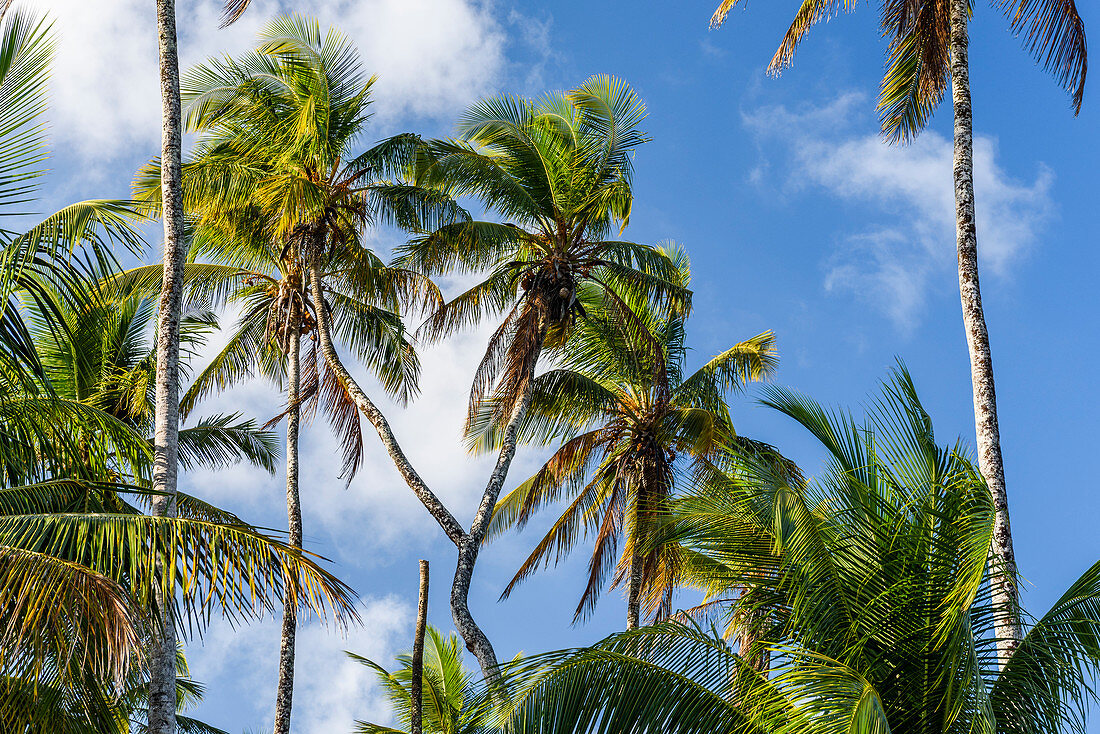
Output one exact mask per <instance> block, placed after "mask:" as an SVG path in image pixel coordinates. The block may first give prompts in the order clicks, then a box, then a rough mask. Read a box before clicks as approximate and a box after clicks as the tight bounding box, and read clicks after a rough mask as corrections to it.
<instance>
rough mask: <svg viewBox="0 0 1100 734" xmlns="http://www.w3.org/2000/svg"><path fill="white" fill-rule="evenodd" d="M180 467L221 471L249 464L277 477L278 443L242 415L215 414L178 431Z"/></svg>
mask: <svg viewBox="0 0 1100 734" xmlns="http://www.w3.org/2000/svg"><path fill="white" fill-rule="evenodd" d="M179 452H180V466H182V467H183V469H184V470H185V471H186V470H190V469H192V468H195V467H199V466H201V467H204V468H207V469H218V468H223V467H227V466H231V465H233V464H236V463H239V462H242V461H247V462H248V463H250V464H252V465H254V466H258V467H260V468H262V469H265V470H266V471H268V472H270V473H272V474H274V473H275V468H276V461H277V460H278V458H279V442H278V439H277V438H276V437H275V434H273V433H272V432H271V431H266V430H263V429H261V428H259V427H258V426H257V424H256V421H254V420H251V419H248V420H246V419H244V418H242V417H241V415H240V413H231V414H227V415H213V416H209V417H204V418H201V419H199V421H198V423H196V424H195V425H194V426H190V427H188V428H182V429H180V432H179Z"/></svg>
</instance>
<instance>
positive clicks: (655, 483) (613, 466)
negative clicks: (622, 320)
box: [472, 249, 776, 629]
mask: <svg viewBox="0 0 1100 734" xmlns="http://www.w3.org/2000/svg"><path fill="white" fill-rule="evenodd" d="M666 252H667V254H668V256H669V259H670V260H671V262H672V263H673V264H674V266H675V268H676V271H677V273H678V282H677V285H678V286H679V287H681V288H683V289H687V288H688V286H689V284H690V278H691V273H690V264H689V262H688V258H687V255H686V254H685V253H684V252H683V251H682V250H679V249H671V250H667V251H666ZM601 296H603V294H602V293H600V294H597V295H596V297H597V299H598V298H600V297H601ZM604 297H606V296H604ZM615 298H616V299H621V300H622V301H623V302H624V303H625V304H626V305H627V307H628V308H629V309H630V311H631V312H632V313H633V314H634V315H635V317H636V318H637V319H638V321H639V322H640V324H641V325H642V327H643V329H644V332H645V334H646V335H647V342H646V343H643V344H641V345H639V344H637V343H632V340H631V339H630V338H629V334H627V333H624V332H623V330H622V329H620V328H618V327H617V325H616V324H615V323H614V321H613V320H612V319H609V318H608V316H607V314H609V313H614V310H613V309H608V308H607V307H606V306H604V305H603V304H599V303H591V302H589V303H588V304H587V308H586V310H587V311H589V312H590V314H591V315H589V316H588V317H587V318H585V319H583V320H581V321H580V322H579V323H578V324H577V325H576V327H575V331H574V334H573V337H572V339H571V340H570V343H569V349H568V350H567V351H566V352H565V353H564V354H563V355H562V356H561V358H560V359H559V360H558V362H557V364H556V365H555V369H551V370H549V371H547V372H544V373H542V374H540V375H539V376H538V377H536V378H535V381H534V389H533V396H532V398H531V405H530V407H529V408H528V410H527V412H526V414H525V416H524V419H523V422H522V423H521V424H520V428H519V434H520V439H521V440H525V441H535V442H539V443H543V444H546V445H554V444H557V443H558V442H563V443H561V445H560V447H559V448H558V449H557V451H555V453H554V454H553V456H551V457H550V459H549V460H548V461H547V462H546V463H545V464H544V465H543V466H542V468H541V469H539V471H538V472H537V473H536V474H535V475H534V476H532V477H531V478H530V479H528V480H527V481H526V482H523V483H522V484H520V485H519V486H518V487H517V488H516V489H514V490H513V491H512V492H510V493H509V494H508V495H507V496H505V497H504V498H503V499H502V500H500V502H499V503H497V506H496V508H495V510H494V515H493V522H492V525H491V526H490V531H489V532H490V535H495V534H497V533H500V532H502V531H504V530H505V529H507V528H509V527H512V526H517V527H523V526H524V525H525V524H526V523H527V521H528V520H529V519H530V518H531V517H532V516H533V514H534V513H535V512H537V511H538V510H539V509H541V508H542V507H543V506H545V505H546V504H548V503H555V502H558V501H561V500H562V499H568V500H569V504H568V505H567V507H566V509H565V512H564V513H563V514H562V515H561V517H559V518H558V519H557V520H556V521H555V523H554V525H553V526H552V527H551V528H550V530H549V531H548V532H547V533H546V535H545V536H544V537H543V538H542V540H540V541H539V543H538V544H537V545H536V547H535V549H534V551H533V552H532V553H531V555H530V556H529V557H528V558H527V560H526V561H525V562H524V563H523V565H522V566H520V568H519V570H518V571H517V572H516V574H515V576H514V578H513V579H512V580H511V582H509V584H508V586H507V588H506V589H505V590H504V594H503V596H508V595H509V594H510V593H511V591H512V589H513V588H515V586H516V584H517V583H519V582H520V581H521V580H522V579H524V578H526V577H527V576H528V575H530V574H531V573H533V572H534V571H536V570H537V569H538V568H540V567H545V566H547V565H549V564H550V563H551V562H557V561H560V560H561V559H562V557H563V556H564V555H565V554H566V553H568V552H569V551H570V550H571V549H572V548H573V547H574V545H575V544H576V543H577V541H578V540H580V538H581V535H582V532H581V531H582V529H583V535H584V537H585V539H587V538H588V536H589V533H591V534H593V535H594V537H595V541H594V549H593V552H592V557H591V559H590V560H589V564H588V570H589V574H588V582H587V586H586V587H585V590H584V593H583V594H582V596H581V600H580V603H579V604H578V605H577V610H576V613H575V614H574V621H576V620H577V619H579V618H581V617H582V616H585V615H586V614H587V613H589V612H590V611H591V610H592V609H593V607H594V605H595V603H596V600H597V598H598V596H599V593H600V591H601V590H602V589H603V587H604V586H605V585H606V584H607V579H608V575H609V574H610V573H611V569H612V567H613V565H614V562H615V555H616V552H617V551H618V548H619V546H620V544H622V547H623V550H622V554H621V555H620V557H619V560H618V566H617V570H616V573H615V577H614V583H613V584H612V585H613V586H617V585H620V584H622V583H623V582H624V580H625V582H626V596H627V623H626V626H627V629H634V628H635V627H637V626H638V622H639V618H640V612H641V607H642V606H643V600H644V606H645V611H646V612H647V613H648V614H651V615H656V616H657V617H664V616H667V615H668V614H669V612H670V611H671V605H672V594H673V591H674V589H675V587H676V583H677V576H678V560H677V554H676V552H675V548H673V547H672V546H670V545H668V546H661V547H652V549H651V550H648V551H647V550H643V549H645V548H647V547H649V546H652V543H649V542H648V541H647V535H648V534H649V533H650V532H651V531H652V529H653V528H654V527H655V523H656V521H657V518H659V517H660V516H662V515H663V514H664V513H665V511H666V510H667V504H668V501H669V499H670V498H671V497H672V495H673V493H674V492H675V488H676V485H677V476H678V475H681V474H682V473H683V472H682V469H679V468H678V467H679V466H680V465H681V464H683V463H684V462H685V461H688V460H690V459H692V458H695V457H704V456H708V455H710V454H712V453H713V452H715V451H716V450H718V449H719V448H721V447H722V446H725V445H727V444H728V443H730V442H731V441H740V442H745V439H742V438H740V437H737V436H736V433H735V431H734V430H733V424H732V422H731V420H730V415H729V409H728V407H727V405H726V403H725V393H726V392H728V391H729V390H736V389H739V388H741V387H742V386H743V385H744V384H745V383H747V382H750V381H754V380H761V379H764V378H766V377H767V376H768V375H770V374H771V373H772V372H773V371H774V369H775V367H776V355H775V340H774V338H773V336H772V334H771V332H765V333H763V334H760V335H758V336H755V337H753V338H751V339H748V340H746V341H743V342H740V343H739V344H735V345H734V346H732V347H730V348H729V349H727V350H725V351H724V352H722V353H721V354H719V355H717V356H715V357H713V358H712V359H710V360H708V361H707V362H706V363H705V364H704V365H703V366H702V367H700V368H699V369H698V370H696V371H695V372H694V373H691V374H686V369H685V368H686V366H687V365H686V361H687V355H688V347H687V344H686V332H685V327H686V322H687V318H686V314H685V313H684V312H683V311H682V310H680V309H678V308H655V307H654V306H653V305H652V304H650V303H648V302H647V301H646V299H644V298H641V297H639V296H638V295H637V294H631V293H622V294H619V293H616V294H615ZM648 339H652V340H653V341H654V342H656V344H657V345H658V347H659V352H658V353H656V354H654V353H653V350H652V349H651V347H650V344H649V342H648ZM493 408H494V406H492V405H487V406H485V408H484V409H483V410H482V411H481V412H480V414H479V415H478V416H477V419H476V420H475V425H474V426H473V428H474V432H473V435H472V439H473V440H474V441H475V442H476V443H475V448H477V449H486V448H489V447H493V446H495V445H496V444H498V443H499V439H500V426H499V422H498V421H496V420H494V417H495V415H497V412H496V411H495V410H494V409H493Z"/></svg>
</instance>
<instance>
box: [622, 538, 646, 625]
mask: <svg viewBox="0 0 1100 734" xmlns="http://www.w3.org/2000/svg"><path fill="white" fill-rule="evenodd" d="M644 564H645V559H644V558H642V555H641V554H640V553H637V552H635V553H632V554H631V555H630V579H629V581H628V582H627V587H626V628H627V629H628V630H635V629H638V625H639V621H640V619H641V610H642V572H643V570H644V568H643V567H644Z"/></svg>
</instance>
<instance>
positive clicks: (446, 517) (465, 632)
mask: <svg viewBox="0 0 1100 734" xmlns="http://www.w3.org/2000/svg"><path fill="white" fill-rule="evenodd" d="M315 247H316V244H315ZM309 287H310V296H311V298H312V300H313V305H314V310H315V311H316V314H317V339H318V342H319V343H320V345H321V354H322V355H323V356H324V358H325V361H326V362H327V363H328V365H329V367H330V368H331V369H332V371H333V372H334V373H335V374H336V377H337V378H338V379H339V380H340V383H341V384H342V385H343V386H344V388H345V389H346V390H347V391H348V394H349V395H350V396H351V399H352V401H353V402H354V403H355V405H356V407H358V408H359V412H361V413H362V414H363V415H364V416H365V417H366V418H367V420H368V421H370V423H371V425H373V426H374V428H375V430H376V431H377V432H378V437H379V438H380V439H381V440H382V445H383V446H384V447H385V449H386V452H387V453H388V454H389V456H390V459H391V460H392V461H393V463H394V466H395V467H396V468H397V471H398V472H400V474H401V476H402V477H404V479H405V482H406V483H407V484H408V485H409V488H410V489H412V491H413V494H415V495H416V497H417V499H419V500H420V503H421V504H423V505H424V507H425V508H426V509H427V510H428V512H429V513H430V514H431V515H432V517H434V518H435V520H436V522H437V523H439V526H440V527H441V528H443V532H445V533H446V534H447V537H448V538H450V539H451V542H452V543H454V544H455V547H456V548H457V549H458V561H457V563H456V564H455V576H454V581H453V582H452V584H451V618H452V619H453V620H454V623H455V627H456V628H457V629H458V633H459V634H460V635H462V639H463V640H464V641H465V642H466V649H467V650H469V651H470V652H471V653H473V655H474V657H476V658H477V661H478V664H479V665H480V666H481V671H482V673H483V674H484V676H485V679H486V680H488V681H490V682H495V681H497V680H499V678H500V670H499V666H498V663H497V658H496V652H495V651H494V650H493V646H492V644H491V643H490V642H489V638H488V637H487V636H486V635H485V633H484V632H483V631H482V630H481V628H480V627H479V626H478V624H477V622H476V621H475V620H474V618H473V615H472V614H471V613H470V607H469V593H470V582H471V580H472V579H473V573H474V565H475V564H476V563H477V557H478V552H479V551H480V550H481V542H482V541H483V540H484V539H485V533H486V531H487V530H488V529H489V521H490V520H491V519H492V516H493V508H494V507H495V506H496V502H497V499H498V498H499V497H500V490H501V488H502V487H503V486H504V480H505V478H506V477H507V476H508V468H509V467H510V466H511V463H512V459H513V457H514V456H515V454H516V446H517V445H518V437H519V422H520V420H521V419H522V418H523V414H524V412H526V410H527V406H528V405H530V403H531V395H532V388H533V385H532V382H533V378H534V371H535V365H536V364H537V363H538V353H537V352H536V354H535V355H534V359H532V361H531V364H530V367H529V374H528V375H527V376H526V377H525V379H524V385H523V386H522V388H521V391H520V396H519V399H518V400H517V401H516V406H515V408H514V409H513V410H512V415H511V416H509V419H508V423H507V424H506V425H505V428H504V438H503V441H502V447H501V450H500V454H499V455H498V456H497V463H496V466H495V467H494V468H493V472H492V474H490V475H489V481H488V482H487V483H486V486H485V491H484V492H483V493H482V497H481V504H480V505H479V506H478V509H477V514H476V515H475V516H474V521H473V523H472V525H471V526H470V532H469V533H467V532H466V531H465V530H463V528H462V525H460V524H459V522H458V520H456V519H455V517H454V515H452V514H451V512H450V510H448V509H447V508H446V506H445V505H444V504H443V503H442V502H441V501H440V500H439V498H438V497H437V496H436V495H435V493H434V492H432V491H431V489H430V488H429V487H428V485H427V484H426V483H425V482H424V480H423V479H422V478H421V477H420V475H419V474H418V473H417V471H416V469H414V468H413V466H412V464H411V463H410V462H409V459H408V457H406V456H405V452H404V451H403V450H402V449H401V445H400V444H399V443H398V442H397V437H396V436H394V435H393V430H392V429H391V428H390V424H389V422H388V421H387V420H386V417H385V416H384V415H383V414H382V411H380V410H379V409H378V407H377V406H376V405H375V404H374V403H373V402H372V401H371V399H370V398H368V397H367V394H366V393H365V392H363V390H362V388H360V387H359V384H358V383H357V382H356V381H355V378H353V377H352V376H351V373H350V372H348V370H347V368H346V367H344V364H343V362H342V361H341V359H340V355H339V354H337V352H336V348H335V347H334V346H333V344H332V332H331V328H330V326H329V316H328V312H327V311H326V310H325V307H324V289H323V287H322V284H321V276H320V272H319V270H318V268H316V267H310V269H309ZM538 328H539V337H538V343H539V344H540V345H541V344H542V341H543V339H544V338H545V336H546V331H547V322H546V320H545V319H541V320H540V323H539V327H538ZM540 350H541V347H540Z"/></svg>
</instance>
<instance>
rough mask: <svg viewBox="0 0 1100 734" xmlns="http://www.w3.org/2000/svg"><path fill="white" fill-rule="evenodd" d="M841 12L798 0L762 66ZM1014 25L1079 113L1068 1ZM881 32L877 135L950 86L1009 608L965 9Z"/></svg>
mask: <svg viewBox="0 0 1100 734" xmlns="http://www.w3.org/2000/svg"><path fill="white" fill-rule="evenodd" d="M737 3H738V0H722V3H721V4H720V5H719V6H718V9H717V10H716V11H715V13H714V16H713V17H712V18H711V26H712V27H715V26H718V25H721V24H722V22H723V21H724V20H725V18H726V15H727V14H728V13H729V11H730V10H731V9H732V8H733V7H734V6H736V5H737ZM841 7H843V8H844V9H845V10H848V9H849V7H850V6H848V5H847V4H844V5H843V6H841V5H840V4H836V3H832V2H830V1H829V0H803V3H802V5H801V7H800V8H799V9H798V12H797V14H796V15H795V19H794V22H793V23H792V24H791V27H790V28H789V29H788V31H787V33H786V35H785V36H784V38H783V42H782V44H781V45H780V47H779V49H778V50H777V51H776V52H775V56H773V57H772V60H771V64H770V66H769V67H768V70H769V71H770V72H771V73H773V74H778V73H779V72H781V71H782V70H783V69H784V68H785V67H787V66H789V65H790V64H791V62H792V61H793V59H794V52H795V49H796V47H797V46H798V44H799V42H800V41H801V40H802V36H803V35H804V34H805V32H806V31H807V30H808V29H809V28H810V26H812V25H814V24H815V23H818V22H820V21H822V20H828V19H829V18H830V17H832V16H833V15H835V14H836V13H837V12H839V10H840V9H841ZM1000 7H1001V8H1002V10H1004V12H1005V14H1006V15H1008V17H1010V18H1011V19H1012V32H1013V34H1016V35H1019V34H1021V33H1025V34H1026V39H1025V45H1026V46H1027V48H1028V51H1030V52H1031V54H1032V55H1033V56H1034V57H1035V59H1036V60H1037V61H1038V62H1040V63H1042V64H1043V66H1044V67H1045V69H1046V70H1047V71H1049V72H1050V73H1051V74H1053V75H1054V77H1055V79H1056V80H1057V81H1058V83H1059V84H1060V85H1061V86H1062V87H1063V88H1064V89H1065V90H1066V91H1067V92H1069V93H1070V95H1071V96H1072V100H1073V101H1072V107H1073V112H1074V114H1075V115H1076V114H1077V113H1079V112H1080V110H1081V103H1082V100H1083V98H1084V93H1085V74H1086V72H1087V70H1088V59H1087V55H1086V50H1085V27H1084V23H1083V21H1082V20H1081V16H1080V15H1079V14H1078V12H1077V7H1076V5H1075V3H1074V0H1040V1H1039V2H1031V1H1029V0H1006V2H1002V3H1000ZM881 9H882V12H881V17H882V31H883V35H884V36H886V37H889V38H890V41H889V45H888V49H887V53H888V63H887V67H886V72H885V75H884V76H883V79H882V91H881V93H880V95H879V102H878V109H879V112H880V116H881V121H882V131H883V134H884V135H886V136H887V138H889V139H890V140H892V141H900V142H908V141H910V140H912V139H913V138H914V137H916V136H917V135H918V134H919V133H920V132H921V130H923V129H924V127H925V125H926V124H927V123H928V120H929V119H930V118H931V115H932V113H933V112H934V111H935V109H936V107H937V106H938V105H939V103H940V102H941V101H942V99H943V95H944V92H945V91H946V89H947V87H948V79H949V78H950V84H951V99H952V103H953V105H954V115H955V126H954V138H955V151H954V164H953V175H954V188H955V239H956V249H957V250H958V270H959V295H960V297H961V300H962V312H963V326H964V328H965V331H966V343H967V347H968V350H969V353H970V376H971V382H972V387H973V395H974V424H975V432H976V435H977V442H978V443H977V446H978V466H979V468H980V469H981V472H982V474H983V475H984V476H985V477H986V479H987V481H988V482H989V489H990V491H991V492H992V493H993V499H994V501H995V502H996V506H997V529H996V532H995V533H994V534H993V543H992V546H991V553H992V555H993V558H994V559H995V561H996V563H995V565H994V568H993V570H992V573H993V579H994V592H993V593H994V598H995V599H997V601H998V603H999V604H1001V606H1002V607H1003V608H1005V609H1012V608H1014V605H1015V599H1016V597H1017V594H1018V591H1017V578H1016V554H1015V551H1014V550H1013V547H1012V531H1011V527H1010V525H1009V514H1008V493H1007V490H1006V488H1005V476H1004V463H1003V460H1002V458H1001V438H1000V427H999V425H998V421H997V396H996V390H995V383H994V379H993V359H992V356H991V353H990V347H989V333H988V330H987V328H986V321H985V312H984V311H983V309H982V296H981V289H980V286H979V281H978V241H977V228H976V221H977V220H976V214H975V211H974V154H973V137H974V133H973V115H972V110H971V100H970V66H969V59H968V55H967V54H968V50H967V47H968V44H969V37H968V28H967V24H968V22H969V20H970V15H971V12H972V8H971V5H970V3H969V2H968V0H948V1H946V2H933V1H932V0H921V1H920V2H915V3H914V2H899V1H898V0H883V2H882V3H881ZM1000 636H1001V638H1002V640H1003V642H1002V654H1003V655H1004V656H1006V657H1007V656H1009V655H1011V654H1012V649H1013V647H1014V645H1015V644H1016V642H1017V641H1018V640H1019V639H1020V628H1019V625H1018V624H1017V623H1016V622H1015V621H1014V620H1013V618H1012V616H1011V615H1002V624H1001V627H1000Z"/></svg>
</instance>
